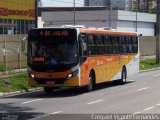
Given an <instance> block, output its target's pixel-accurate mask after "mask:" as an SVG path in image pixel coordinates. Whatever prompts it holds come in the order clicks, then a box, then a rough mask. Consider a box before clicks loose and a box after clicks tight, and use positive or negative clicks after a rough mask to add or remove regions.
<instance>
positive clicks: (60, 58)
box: [29, 39, 78, 65]
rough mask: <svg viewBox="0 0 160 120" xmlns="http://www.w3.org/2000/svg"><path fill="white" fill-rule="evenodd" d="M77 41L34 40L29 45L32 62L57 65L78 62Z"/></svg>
mask: <svg viewBox="0 0 160 120" xmlns="http://www.w3.org/2000/svg"><path fill="white" fill-rule="evenodd" d="M76 43H77V42H76V40H74V41H73V40H61V39H59V40H53V39H46V40H32V41H31V42H30V43H29V45H30V49H29V53H30V56H29V58H30V62H32V63H33V62H35V63H37V64H38V63H40V64H46V65H55V64H73V63H77V62H78V58H77V57H78V56H77V53H78V52H77V44H76Z"/></svg>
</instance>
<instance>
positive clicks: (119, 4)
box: [84, 0, 132, 10]
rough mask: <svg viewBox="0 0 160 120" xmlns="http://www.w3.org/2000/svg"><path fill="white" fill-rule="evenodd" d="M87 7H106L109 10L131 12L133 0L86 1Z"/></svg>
mask: <svg viewBox="0 0 160 120" xmlns="http://www.w3.org/2000/svg"><path fill="white" fill-rule="evenodd" d="M84 5H85V6H106V7H107V9H110V6H111V8H112V9H114V10H115V9H116V10H131V9H132V0H84Z"/></svg>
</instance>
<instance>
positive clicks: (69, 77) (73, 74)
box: [67, 70, 78, 79]
mask: <svg viewBox="0 0 160 120" xmlns="http://www.w3.org/2000/svg"><path fill="white" fill-rule="evenodd" d="M77 74H78V70H76V71H74V72H73V73H70V74H69V75H68V76H67V79H71V78H72V77H74V76H76V75H77Z"/></svg>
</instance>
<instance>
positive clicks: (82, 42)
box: [79, 34, 87, 56]
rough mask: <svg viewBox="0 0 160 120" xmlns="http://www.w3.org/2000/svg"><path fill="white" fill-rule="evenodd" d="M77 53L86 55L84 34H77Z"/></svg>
mask: <svg viewBox="0 0 160 120" xmlns="http://www.w3.org/2000/svg"><path fill="white" fill-rule="evenodd" d="M79 51H80V52H79V54H80V56H86V55H87V45H86V35H85V34H80V36H79Z"/></svg>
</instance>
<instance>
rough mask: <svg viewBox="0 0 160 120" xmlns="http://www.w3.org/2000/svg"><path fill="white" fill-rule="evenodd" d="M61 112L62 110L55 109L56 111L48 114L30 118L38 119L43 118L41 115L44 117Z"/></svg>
mask: <svg viewBox="0 0 160 120" xmlns="http://www.w3.org/2000/svg"><path fill="white" fill-rule="evenodd" d="M61 112H63V111H57V112H53V113H50V114H46V115H42V116H39V117H36V118H33V119H31V120H38V119H40V118H43V117H46V116H49V115H54V114H58V113H61Z"/></svg>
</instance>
